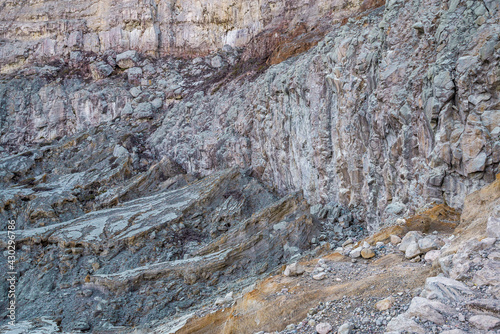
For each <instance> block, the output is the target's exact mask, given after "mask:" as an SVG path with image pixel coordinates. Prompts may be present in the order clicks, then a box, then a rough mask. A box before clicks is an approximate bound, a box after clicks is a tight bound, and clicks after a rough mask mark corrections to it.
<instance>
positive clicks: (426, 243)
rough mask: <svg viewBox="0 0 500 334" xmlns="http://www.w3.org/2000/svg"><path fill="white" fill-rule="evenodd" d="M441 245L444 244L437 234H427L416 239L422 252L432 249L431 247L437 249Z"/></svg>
mask: <svg viewBox="0 0 500 334" xmlns="http://www.w3.org/2000/svg"><path fill="white" fill-rule="evenodd" d="M443 245H444V242H443V241H442V240H441V239H439V238H438V237H437V236H434V235H429V236H427V237H425V238H422V239H420V240H419V241H418V248H420V250H421V251H422V252H423V253H426V252H428V251H430V250H433V249H439V248H441V246H443Z"/></svg>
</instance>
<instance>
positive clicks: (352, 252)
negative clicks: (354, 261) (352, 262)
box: [349, 246, 363, 258]
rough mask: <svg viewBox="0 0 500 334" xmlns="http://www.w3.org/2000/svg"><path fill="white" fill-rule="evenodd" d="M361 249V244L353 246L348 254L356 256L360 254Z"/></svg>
mask: <svg viewBox="0 0 500 334" xmlns="http://www.w3.org/2000/svg"><path fill="white" fill-rule="evenodd" d="M362 250H363V247H362V246H359V247H357V248H354V249H353V250H352V251H351V252H350V253H349V256H350V257H352V258H358V257H360V256H361V251H362Z"/></svg>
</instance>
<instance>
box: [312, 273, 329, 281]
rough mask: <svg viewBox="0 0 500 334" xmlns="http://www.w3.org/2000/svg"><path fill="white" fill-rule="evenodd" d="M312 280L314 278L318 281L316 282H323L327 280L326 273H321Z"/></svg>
mask: <svg viewBox="0 0 500 334" xmlns="http://www.w3.org/2000/svg"><path fill="white" fill-rule="evenodd" d="M312 278H313V279H314V280H316V281H321V280H323V279H325V278H326V273H324V272H321V273H319V274H316V275H313V277H312Z"/></svg>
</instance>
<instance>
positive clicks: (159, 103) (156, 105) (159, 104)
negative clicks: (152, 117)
mask: <svg viewBox="0 0 500 334" xmlns="http://www.w3.org/2000/svg"><path fill="white" fill-rule="evenodd" d="M151 106H152V107H153V109H155V110H157V109H160V108H161V107H162V106H163V99H161V98H159V97H157V98H156V99H154V100H153V101H151Z"/></svg>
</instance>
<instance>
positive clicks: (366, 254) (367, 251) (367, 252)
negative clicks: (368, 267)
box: [361, 248, 375, 259]
mask: <svg viewBox="0 0 500 334" xmlns="http://www.w3.org/2000/svg"><path fill="white" fill-rule="evenodd" d="M361 256H362V257H363V259H371V258H372V257H374V256H375V252H374V251H372V250H371V249H370V248H365V249H363V250H362V251H361Z"/></svg>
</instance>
